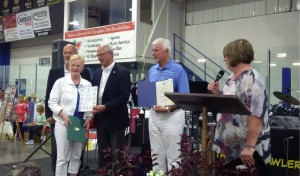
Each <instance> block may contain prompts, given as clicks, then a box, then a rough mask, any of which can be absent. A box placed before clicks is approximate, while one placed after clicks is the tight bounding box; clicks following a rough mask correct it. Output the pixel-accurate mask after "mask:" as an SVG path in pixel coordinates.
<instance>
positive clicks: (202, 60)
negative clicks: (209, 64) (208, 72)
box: [197, 58, 206, 63]
mask: <svg viewBox="0 0 300 176" xmlns="http://www.w3.org/2000/svg"><path fill="white" fill-rule="evenodd" d="M197 62H200V63H204V62H206V59H204V58H199V59H198V60H197Z"/></svg>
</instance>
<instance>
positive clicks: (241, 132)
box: [207, 39, 271, 167]
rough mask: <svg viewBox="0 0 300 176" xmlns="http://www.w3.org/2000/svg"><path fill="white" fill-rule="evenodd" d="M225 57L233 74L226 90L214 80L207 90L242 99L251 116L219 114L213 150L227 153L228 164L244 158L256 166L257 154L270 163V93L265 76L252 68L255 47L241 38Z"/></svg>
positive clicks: (246, 161) (225, 87)
mask: <svg viewBox="0 0 300 176" xmlns="http://www.w3.org/2000/svg"><path fill="white" fill-rule="evenodd" d="M223 55H224V62H225V64H226V66H227V68H228V69H229V70H230V71H231V72H232V74H231V75H230V76H229V77H228V79H227V80H226V81H225V84H224V86H223V87H222V88H220V86H219V83H218V82H217V81H211V82H210V84H209V85H208V87H207V89H208V90H210V91H211V92H212V93H213V94H220V95H236V96H238V98H239V99H240V100H241V101H242V102H243V103H244V104H245V106H246V107H248V109H249V110H250V112H251V115H239V114H225V113H221V114H218V116H217V126H216V132H215V141H214V145H213V150H214V151H216V152H218V153H221V154H224V155H225V158H226V159H225V160H226V162H230V161H232V160H234V159H237V158H240V159H241V160H242V162H243V163H244V164H245V165H246V166H248V167H251V166H254V164H255V161H254V158H253V154H254V152H255V151H257V152H258V154H259V156H260V157H261V158H262V159H263V161H264V162H265V163H267V162H268V161H269V160H270V159H271V149H270V125H269V116H268V106H267V91H266V86H265V83H264V81H263V78H262V76H261V75H260V74H259V73H258V72H257V71H256V70H255V69H254V68H252V67H251V65H250V64H251V62H252V61H253V60H254V51H253V48H252V46H251V44H250V43H249V42H248V41H247V40H245V39H238V40H235V41H233V42H230V43H228V44H227V45H226V46H225V47H224V49H223Z"/></svg>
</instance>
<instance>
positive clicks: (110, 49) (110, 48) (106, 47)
mask: <svg viewBox="0 0 300 176" xmlns="http://www.w3.org/2000/svg"><path fill="white" fill-rule="evenodd" d="M101 47H104V48H105V50H106V51H107V52H111V53H112V54H114V50H113V49H112V47H110V46H109V45H102V46H101Z"/></svg>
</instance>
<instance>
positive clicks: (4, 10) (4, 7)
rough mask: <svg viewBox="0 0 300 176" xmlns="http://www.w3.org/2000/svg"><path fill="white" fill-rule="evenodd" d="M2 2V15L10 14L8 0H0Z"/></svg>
mask: <svg viewBox="0 0 300 176" xmlns="http://www.w3.org/2000/svg"><path fill="white" fill-rule="evenodd" d="M0 2H1V3H2V15H3V16H7V15H9V14H10V6H11V5H10V1H9V0H3V1H0Z"/></svg>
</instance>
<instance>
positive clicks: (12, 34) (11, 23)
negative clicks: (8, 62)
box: [3, 14, 19, 42]
mask: <svg viewBox="0 0 300 176" xmlns="http://www.w3.org/2000/svg"><path fill="white" fill-rule="evenodd" d="M3 29H4V35H5V41H6V42H10V41H14V40H18V39H19V35H18V30H17V20H16V14H13V15H9V16H4V17H3Z"/></svg>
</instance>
